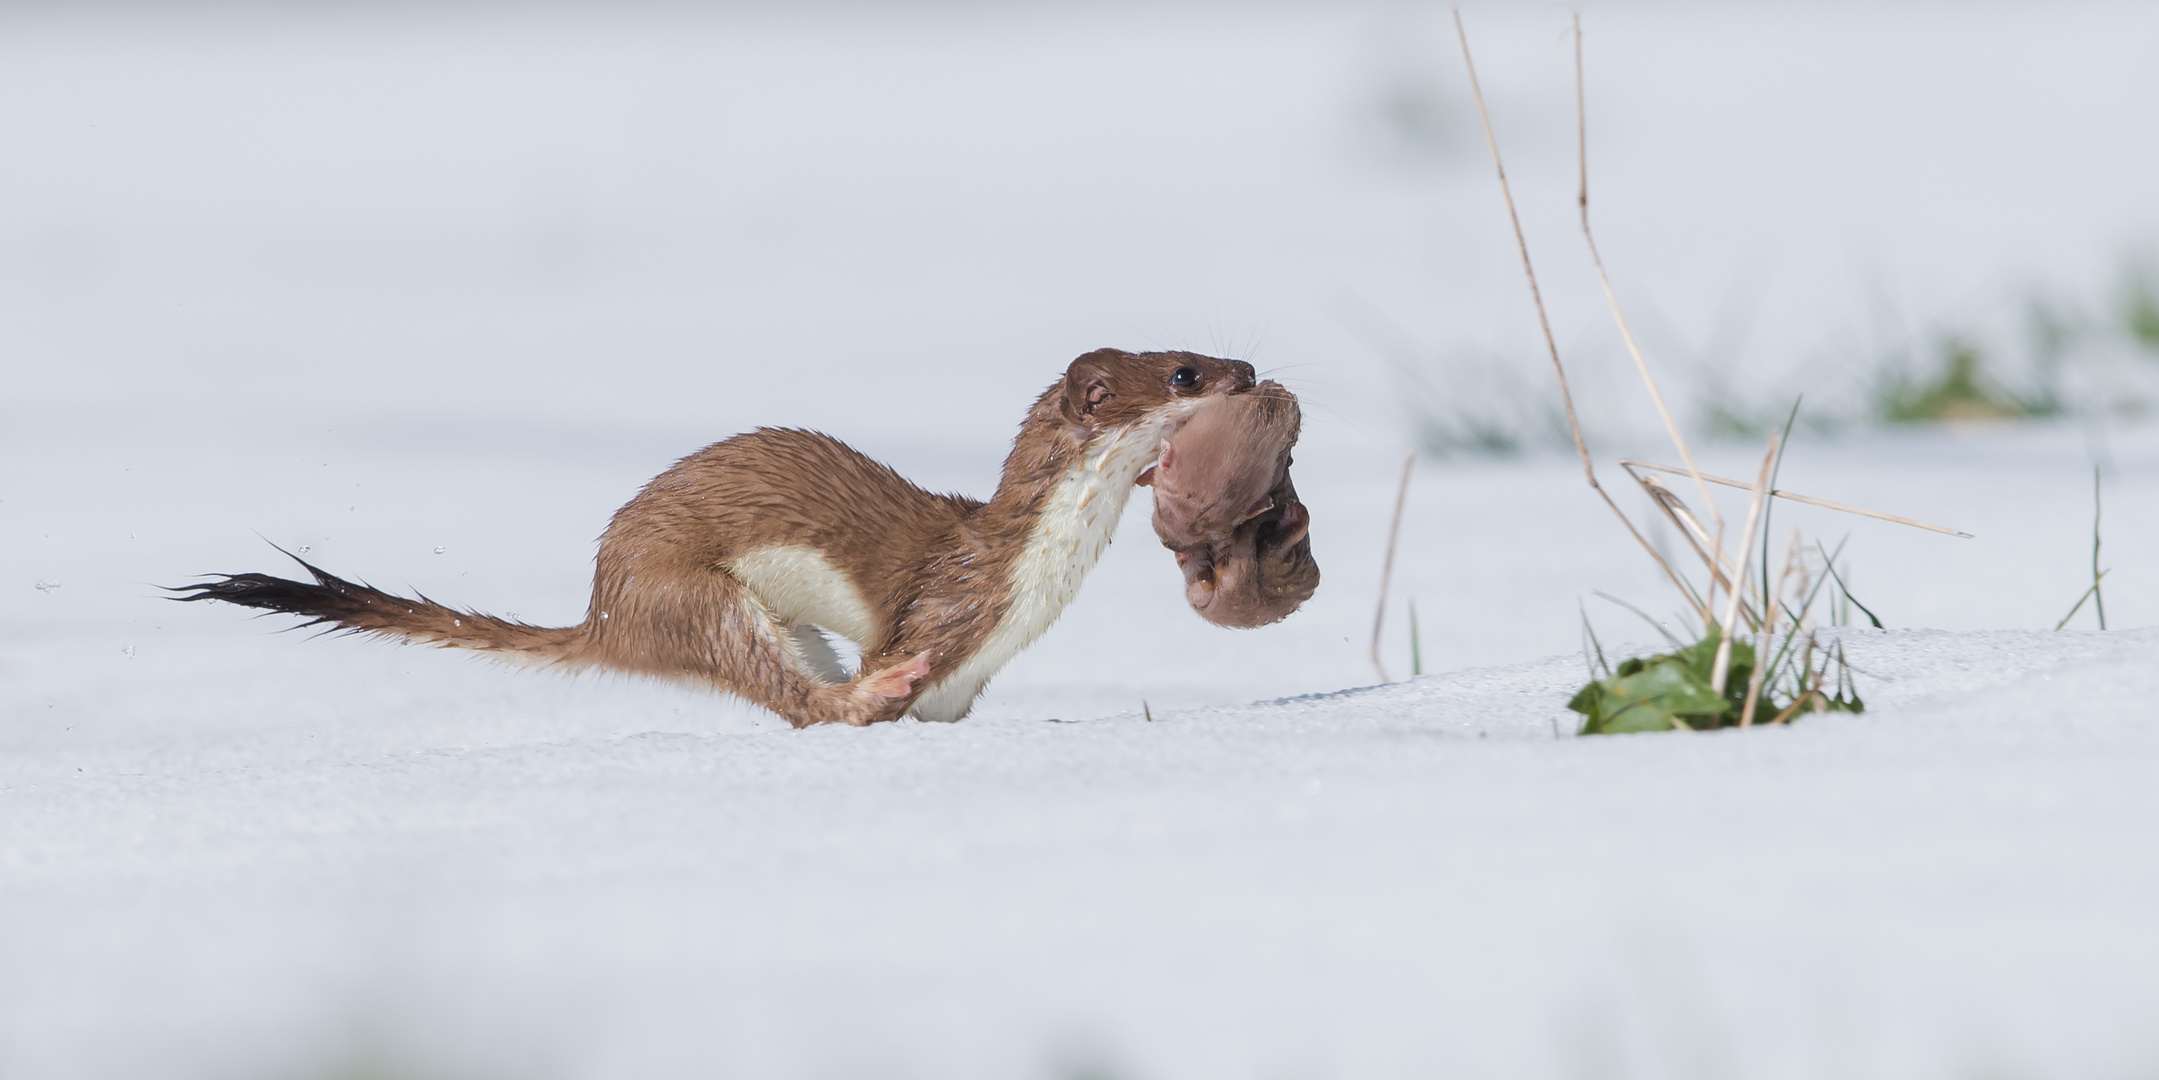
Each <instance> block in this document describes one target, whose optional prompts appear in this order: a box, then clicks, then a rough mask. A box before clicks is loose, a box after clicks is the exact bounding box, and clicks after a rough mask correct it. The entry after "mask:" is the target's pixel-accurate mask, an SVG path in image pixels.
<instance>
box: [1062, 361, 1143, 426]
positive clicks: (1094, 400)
mask: <svg viewBox="0 0 2159 1080" xmlns="http://www.w3.org/2000/svg"><path fill="white" fill-rule="evenodd" d="M1130 356H1131V354H1130V353H1127V352H1123V351H1121V350H1118V349H1096V350H1095V351H1093V352H1091V353H1088V354H1087V355H1085V356H1082V357H1080V358H1079V359H1077V360H1074V361H1072V366H1070V367H1068V368H1066V369H1065V394H1064V414H1065V419H1067V420H1070V421H1071V422H1073V423H1075V424H1084V423H1086V422H1087V421H1088V418H1090V417H1092V416H1093V415H1094V414H1095V410H1097V409H1100V408H1101V407H1102V406H1103V404H1104V403H1106V402H1108V401H1109V400H1110V399H1111V398H1114V397H1116V396H1117V394H1116V392H1115V391H1113V390H1111V389H1110V385H1109V382H1110V365H1111V364H1113V363H1115V362H1116V361H1118V360H1121V359H1125V358H1128V357H1130Z"/></svg>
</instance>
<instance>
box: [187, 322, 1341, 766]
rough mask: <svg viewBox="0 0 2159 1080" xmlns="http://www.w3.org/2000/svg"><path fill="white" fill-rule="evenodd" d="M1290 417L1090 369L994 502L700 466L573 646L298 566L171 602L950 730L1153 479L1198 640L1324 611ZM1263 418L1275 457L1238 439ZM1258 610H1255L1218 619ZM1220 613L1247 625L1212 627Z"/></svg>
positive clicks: (1263, 389)
mask: <svg viewBox="0 0 2159 1080" xmlns="http://www.w3.org/2000/svg"><path fill="white" fill-rule="evenodd" d="M1247 401H1249V402H1251V403H1252V404H1255V405H1262V404H1263V405H1266V408H1263V409H1256V410H1255V409H1249V408H1246V407H1245V402H1247ZM1284 401H1287V402H1288V408H1289V410H1290V412H1291V414H1292V420H1291V422H1290V424H1289V426H1288V427H1287V428H1286V429H1285V428H1283V426H1282V425H1281V423H1280V417H1281V409H1282V405H1281V403H1282V402H1284ZM1294 410H1295V399H1294V398H1293V397H1291V396H1290V395H1289V393H1288V391H1286V390H1284V389H1282V388H1281V387H1280V386H1279V385H1278V384H1275V383H1272V382H1268V383H1258V382H1255V378H1254V372H1253V370H1252V366H1251V365H1250V364H1246V363H1244V362H1242V361H1237V360H1221V359H1215V358H1213V357H1206V356H1200V355H1197V354H1193V353H1185V352H1154V353H1128V352H1122V351H1119V350H1115V349H1100V350H1097V351H1094V352H1090V353H1087V354H1086V355H1084V356H1081V357H1079V358H1078V359H1076V360H1074V361H1072V363H1071V365H1070V366H1069V367H1068V368H1067V369H1066V371H1065V374H1064V377H1063V378H1061V379H1059V380H1058V381H1057V382H1056V383H1054V384H1053V385H1051V386H1050V387H1049V389H1048V390H1047V391H1045V392H1044V393H1043V394H1042V395H1041V397H1040V398H1038V399H1037V400H1036V401H1035V403H1034V406H1033V408H1031V409H1029V410H1028V412H1027V416H1026V419H1025V420H1024V421H1023V422H1022V424H1021V425H1020V432H1019V435H1018V437H1017V438H1016V439H1015V440H1014V441H1013V445H1012V451H1011V453H1010V455H1009V456H1008V457H1007V458H1006V459H1005V465H1004V473H1003V477H1002V478H1001V480H1000V481H999V483H998V485H997V491H996V493H995V494H994V495H993V496H992V497H991V498H990V500H989V501H988V502H981V501H978V500H975V499H970V498H965V497H963V496H959V495H937V494H932V493H930V492H927V491H924V490H922V489H921V488H919V487H916V486H915V485H913V484H911V483H908V482H907V481H906V480H904V479H902V478H901V477H900V476H899V474H898V473H895V472H893V471H892V470H891V469H890V468H887V467H886V466H884V465H881V464H879V463H877V462H875V461H872V460H870V459H869V458H868V457H865V456H864V455H862V454H861V453H858V452H856V451H855V450H853V449H851V448H849V447H848V446H847V445H846V444H844V443H841V442H840V441H839V440H837V439H833V438H831V437H830V436H827V435H823V434H819V433H817V432H811V431H801V430H792V429H774V428H760V429H758V430H756V431H752V432H750V433H748V434H744V435H739V436H736V437H734V438H731V439H727V440H725V441H723V442H719V443H716V444H714V445H712V446H709V447H706V448H705V449H703V450H701V451H699V452H697V453H695V454H692V455H690V456H689V457H686V458H683V459H682V460H681V461H679V462H677V463H675V465H674V466H673V467H671V468H669V469H668V470H667V471H666V472H663V473H661V474H660V475H659V476H658V477H656V478H655V479H653V480H652V482H651V483H649V484H647V485H646V486H645V488H644V490H642V491H640V492H639V493H638V494H637V496H636V497H635V498H633V499H631V500H630V501H629V503H628V504H626V505H625V506H623V507H622V509H620V510H619V511H617V512H616V513H615V515H614V518H613V520H612V521H611V522H610V523H609V524H608V526H607V530H606V532H605V533H604V534H603V535H602V536H601V537H600V545H599V552H598V555H597V557H596V559H595V563H596V572H595V574H594V580H593V587H592V600H591V604H590V606H589V607H588V609H587V611H586V615H585V619H584V621H583V622H581V623H578V624H577V625H575V626H566V627H541V626H530V625H526V624H524V623H521V622H516V621H512V620H509V619H501V618H496V617H494V616H490V615H481V614H475V613H470V612H463V611H457V610H453V609H450V608H447V607H444V606H442V605H439V604H436V603H434V602H433V601H431V600H428V599H426V598H425V597H420V598H416V599H404V598H400V597H397V596H393V595H390V594H388V593H384V592H380V591H378V590H376V589H374V588H372V587H369V586H366V585H361V584H355V583H353V582H349V581H345V580H343V579H340V578H338V577H335V576H333V575H331V574H329V573H326V572H324V571H323V570H321V569H318V568H316V567H314V566H312V565H309V564H308V563H307V562H306V561H304V560H298V559H297V557H295V559H296V561H299V562H300V564H301V565H302V566H303V567H305V568H306V569H307V571H308V572H309V573H310V574H311V575H312V576H313V577H314V580H313V581H312V582H302V581H292V580H288V579H284V578H277V577H271V576H269V575H266V574H229V575H214V576H215V577H216V578H217V580H213V581H208V582H204V583H200V584H196V585H190V586H184V587H182V588H180V589H176V590H173V591H175V592H178V593H182V594H183V595H180V596H177V597H175V599H181V600H222V601H225V602H228V603H233V604H240V605H243V606H247V607H253V608H261V609H266V610H270V611H279V612H286V613H290V614H295V615H304V616H308V617H309V618H310V621H309V622H308V623H307V624H305V625H316V624H324V623H326V624H329V625H331V626H333V627H337V628H341V629H344V630H347V631H350V632H355V633H363V634H372V635H377V636H381V637H386V638H392V639H398V640H404V641H412V642H420V643H426V644H433V645H439V646H445V647H454V648H464V649H475V650H481V651H485V652H488V653H491V654H494V655H496V656H498V657H501V658H504V659H510V660H515V661H521V662H527V663H534V664H542V665H557V666H562V667H567V668H572V669H579V668H602V669H607V670H613V671H619V672H627V673H635V674H644V675H652V676H658V677H663V678H669V679H676V680H684V681H688V682H692V683H696V684H700V685H704V686H707V687H710V688H713V689H718V690H721V691H725V692H729V693H733V694H736V695H739V696H741V697H743V698H746V699H748V700H750V701H753V702H755V703H757V704H759V705H762V706H764V707H765V708H768V709H770V710H772V711H773V712H775V713H778V714H779V715H780V716H781V717H783V718H785V719H786V720H787V721H788V722H789V723H791V724H793V725H794V726H796V727H806V726H808V725H811V724H822V723H844V724H854V725H862V724H869V723H875V722H878V721H883V720H892V719H896V718H898V717H900V716H902V715H908V714H912V715H913V716H916V717H918V718H920V719H923V720H938V721H954V720H959V719H961V718H962V717H964V716H966V715H967V712H968V710H969V709H970V708H971V707H972V706H973V704H974V701H975V699H976V698H977V697H978V696H979V695H980V694H981V692H982V689H983V687H984V686H985V685H987V684H988V682H989V680H990V677H991V676H993V675H995V674H996V673H997V671H998V670H999V669H1000V668H1002V667H1003V666H1004V665H1005V663H1006V662H1008V661H1009V660H1011V659H1012V657H1013V656H1014V655H1016V654H1017V653H1018V652H1019V651H1020V650H1021V649H1022V648H1024V647H1025V646H1027V645H1028V644H1029V643H1031V642H1033V641H1034V639H1035V638H1037V637H1039V636H1040V635H1041V634H1042V632H1043V631H1045V630H1047V629H1048V628H1049V626H1050V624H1051V622H1053V621H1054V620H1055V619H1056V618H1057V615H1058V614H1059V612H1060V611H1062V609H1063V608H1064V606H1065V604H1066V603H1068V602H1069V601H1070V600H1071V599H1072V597H1073V595H1074V593H1075V592H1076V591H1077V590H1078V588H1079V584H1080V580H1081V578H1083V577H1085V576H1086V574H1087V572H1088V570H1090V569H1092V568H1093V566H1094V564H1095V561H1096V560H1097V559H1098V558H1099V557H1100V556H1101V554H1102V550H1103V549H1104V548H1105V547H1107V546H1108V544H1109V542H1110V537H1111V534H1112V533H1113V532H1114V531H1115V529H1116V526H1117V521H1118V519H1119V517H1121V516H1122V514H1123V511H1124V506H1125V501H1126V499H1127V498H1128V497H1129V496H1130V494H1131V492H1132V490H1133V488H1134V486H1135V484H1136V483H1137V482H1139V480H1140V478H1141V476H1142V474H1146V475H1147V477H1148V480H1149V482H1151V483H1155V484H1156V485H1157V488H1158V490H1165V489H1166V490H1169V491H1171V492H1173V493H1174V496H1173V497H1174V498H1176V499H1179V500H1182V502H1180V503H1179V505H1180V507H1184V508H1185V509H1184V510H1182V511H1180V513H1182V515H1183V516H1179V517H1177V520H1178V522H1179V523H1180V524H1179V527H1178V530H1176V533H1175V539H1177V540H1178V542H1179V543H1182V544H1184V545H1185V546H1186V548H1187V549H1188V550H1185V551H1180V554H1179V561H1180V563H1185V564H1186V580H1187V583H1188V584H1187V596H1188V598H1191V597H1193V596H1194V595H1195V594H1194V593H1193V590H1194V589H1195V588H1198V585H1196V584H1194V583H1195V582H1202V581H1204V582H1206V583H1207V584H1208V586H1209V589H1210V590H1211V592H1212V593H1215V594H1220V595H1219V596H1210V597H1209V602H1208V603H1206V604H1202V603H1200V602H1199V601H1198V600H1197V599H1194V600H1193V606H1194V608H1195V609H1196V610H1199V612H1200V614H1201V615H1202V616H1203V617H1207V618H1210V619H1212V620H1214V621H1217V622H1223V623H1224V624H1225V625H1233V626H1236V625H1259V624H1260V623H1261V622H1272V621H1274V620H1275V619H1279V618H1281V617H1282V616H1284V615H1287V614H1288V613H1289V611H1291V610H1294V609H1295V608H1296V606H1297V605H1298V604H1301V603H1302V602H1303V600H1304V598H1305V597H1308V596H1310V595H1311V591H1312V588H1313V587H1316V585H1317V581H1318V570H1317V567H1316V565H1314V564H1312V563H1311V558H1310V539H1309V536H1307V535H1306V531H1305V527H1304V526H1305V523H1306V522H1308V521H1309V518H1308V517H1306V516H1304V514H1303V507H1302V505H1301V504H1299V503H1297V502H1296V501H1295V489H1294V488H1292V487H1287V478H1288V473H1287V460H1288V449H1287V443H1286V442H1284V441H1283V435H1284V433H1285V430H1286V433H1287V436H1288V439H1289V440H1290V441H1294V439H1295V424H1294V418H1293V416H1294ZM1201 416H1205V417H1207V419H1206V420H1205V421H1204V422H1203V423H1202V425H1201V427H1200V428H1198V429H1195V431H1196V432H1198V433H1199V434H1200V435H1201V436H1203V437H1199V438H1196V439H1195V440H1194V441H1193V442H1191V443H1190V444H1189V445H1187V447H1186V449H1185V456H1186V458H1187V459H1190V460H1192V461H1194V462H1206V463H1208V469H1210V470H1212V471H1211V472H1209V473H1207V474H1206V475H1204V476H1203V475H1201V470H1199V469H1198V468H1196V467H1194V468H1186V467H1184V466H1182V465H1181V464H1180V462H1179V458H1178V451H1179V447H1180V442H1179V432H1180V430H1181V429H1182V428H1183V427H1184V426H1185V425H1186V424H1187V423H1188V422H1190V421H1192V420H1194V418H1196V417H1201ZM1258 418H1267V419H1268V420H1269V421H1270V423H1271V424H1272V426H1271V427H1269V428H1268V430H1267V433H1263V434H1256V435H1255V434H1246V433H1240V432H1239V431H1238V430H1237V428H1238V424H1239V423H1240V421H1243V420H1252V419H1258ZM1239 447H1245V448H1247V449H1249V448H1251V447H1257V448H1258V449H1259V453H1258V456H1257V458H1256V459H1254V460H1252V461H1249V462H1246V463H1243V465H1242V471H1241V472H1240V467H1239V463H1238V462H1236V461H1234V460H1224V455H1225V454H1227V455H1230V457H1232V458H1234V456H1235V455H1236V454H1237V452H1238V450H1239ZM1260 459H1264V460H1260ZM1165 466H1167V467H1165ZM1246 473H1249V474H1252V475H1250V476H1247V475H1244V474H1246ZM1255 476H1256V477H1258V479H1254V477H1255ZM1207 483H1216V484H1223V483H1227V484H1228V485H1229V486H1230V487H1233V488H1236V489H1237V490H1236V491H1235V492H1233V495H1232V497H1233V498H1237V499H1242V500H1244V501H1242V502H1239V503H1238V505H1237V508H1236V510H1235V511H1233V512H1230V513H1228V514H1227V515H1222V514H1216V515H1214V516H1212V517H1209V516H1208V515H1206V514H1204V513H1199V514H1194V513H1192V512H1191V508H1192V507H1197V506H1201V505H1203V504H1205V502H1206V495H1205V492H1204V485H1205V484H1207ZM1254 484H1258V485H1259V488H1258V490H1262V491H1272V492H1273V493H1274V494H1273V495H1272V496H1270V497H1269V500H1268V501H1267V503H1266V506H1265V508H1264V509H1261V510H1259V511H1257V512H1256V514H1255V513H1252V512H1246V511H1250V510H1251V509H1252V508H1253V507H1255V506H1258V505H1259V503H1260V500H1259V499H1258V498H1256V497H1253V496H1252V494H1251V492H1252V490H1253V485H1254ZM1165 486H1166V487H1165ZM1284 488H1286V489H1287V490H1286V493H1285V492H1284V491H1283V489H1284ZM1285 515H1286V516H1288V517H1289V518H1290V519H1291V520H1290V521H1289V523H1288V524H1287V525H1286V526H1285V525H1284V524H1283V519H1284V517H1285ZM1173 516H1176V515H1174V514H1173ZM1210 529H1212V530H1214V532H1209V531H1208V530H1210ZM1159 531H1160V529H1159V527H1158V532H1159ZM1164 539H1165V542H1168V540H1169V539H1171V537H1170V536H1168V535H1165V537H1164ZM1192 563H1202V564H1203V565H1202V566H1201V567H1200V568H1199V569H1197V570H1195V569H1194V568H1193V567H1192V565H1191V564H1192ZM1225 569H1227V570H1229V571H1230V572H1226V573H1225V572H1222V571H1223V570H1225ZM1240 590H1241V591H1242V593H1244V594H1249V595H1244V596H1241V597H1240V598H1238V599H1235V600H1229V601H1227V602H1225V600H1224V599H1223V598H1222V597H1223V596H1227V595H1228V594H1231V593H1237V592H1239V591H1240ZM1300 590H1301V591H1300ZM1285 597H1289V598H1292V599H1290V601H1289V602H1288V603H1287V606H1286V607H1285V606H1283V602H1284V598H1285ZM1217 605H1219V607H1220V613H1221V614H1226V615H1228V616H1230V617H1229V618H1226V619H1225V618H1219V617H1217V615H1214V614H1210V611H1211V610H1213V609H1214V608H1215V607H1216V606H1217ZM1270 614H1271V617H1266V616H1268V615H1270ZM820 628H822V630H829V631H831V632H833V633H836V634H838V635H840V636H842V637H845V638H847V639H849V640H851V641H854V642H856V643H858V644H859V645H860V646H861V651H862V663H861V667H860V670H859V671H858V672H855V673H852V674H850V673H848V672H846V671H844V670H842V669H841V666H840V663H839V661H838V659H837V657H836V656H835V655H834V653H833V651H832V649H831V647H830V646H829V645H828V644H827V643H826V640H825V638H824V636H823V634H822V633H821V632H820Z"/></svg>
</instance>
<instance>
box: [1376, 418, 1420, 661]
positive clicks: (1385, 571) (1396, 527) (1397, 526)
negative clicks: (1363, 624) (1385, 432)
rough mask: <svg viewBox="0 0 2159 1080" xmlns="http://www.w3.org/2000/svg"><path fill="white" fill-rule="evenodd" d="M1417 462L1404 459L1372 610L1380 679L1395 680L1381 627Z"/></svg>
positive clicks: (1415, 458)
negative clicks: (1382, 651)
mask: <svg viewBox="0 0 2159 1080" xmlns="http://www.w3.org/2000/svg"><path fill="white" fill-rule="evenodd" d="M1416 464H1417V455H1415V454H1410V455H1408V456H1406V457H1404V458H1403V459H1402V483H1401V484H1400V486H1398V487H1396V488H1395V491H1394V524H1392V525H1389V526H1387V561H1385V562H1383V563H1381V564H1380V566H1379V607H1378V610H1376V611H1374V612H1372V669H1373V670H1375V671H1377V672H1379V681H1380V682H1383V683H1389V682H1393V681H1394V680H1393V679H1390V678H1388V677H1387V665H1385V664H1383V663H1380V660H1379V628H1380V627H1381V626H1383V625H1385V624H1386V621H1387V584H1388V582H1389V581H1390V580H1392V579H1393V577H1394V542H1395V541H1396V540H1397V539H1399V538H1400V537H1401V535H1402V505H1403V504H1404V503H1406V502H1408V501H1409V473H1410V469H1411V467H1413V466H1415V465H1416Z"/></svg>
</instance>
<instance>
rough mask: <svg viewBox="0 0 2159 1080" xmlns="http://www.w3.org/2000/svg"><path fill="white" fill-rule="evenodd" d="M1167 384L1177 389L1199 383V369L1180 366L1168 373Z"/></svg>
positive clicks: (1188, 388)
mask: <svg viewBox="0 0 2159 1080" xmlns="http://www.w3.org/2000/svg"><path fill="white" fill-rule="evenodd" d="M1169 384H1170V385H1171V386H1174V387H1176V388H1177V389H1179V390H1190V389H1192V388H1193V387H1195V386H1198V385H1199V369H1198V368H1188V367H1181V368H1178V369H1177V370H1176V371H1173V372H1171V373H1170V376H1169Z"/></svg>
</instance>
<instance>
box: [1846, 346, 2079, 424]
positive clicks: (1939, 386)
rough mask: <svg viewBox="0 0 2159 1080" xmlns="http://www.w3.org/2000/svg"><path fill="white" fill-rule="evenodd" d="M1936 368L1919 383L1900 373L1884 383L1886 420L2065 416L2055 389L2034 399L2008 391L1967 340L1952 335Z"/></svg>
mask: <svg viewBox="0 0 2159 1080" xmlns="http://www.w3.org/2000/svg"><path fill="white" fill-rule="evenodd" d="M1933 367H1934V370H1933V371H1932V372H1931V373H1929V374H1927V375H1924V376H1922V377H1920V378H1918V379H1914V378H1912V377H1911V376H1910V375H1909V374H1908V373H1906V372H1901V371H1900V372H1895V373H1893V374H1891V375H1889V376H1888V377H1887V378H1886V379H1884V380H1883V386H1882V390H1881V393H1880V395H1879V397H1878V402H1879V405H1878V408H1879V411H1880V415H1881V418H1882V419H1883V420H1885V421H1887V422H1889V423H1892V424H1921V423H1941V422H1945V421H1946V422H1952V423H1954V422H1970V421H1978V420H2014V419H2019V418H2023V417H2041V416H2052V415H2055V414H2056V413H2059V412H2061V405H2060V403H2059V402H2058V401H2057V400H2056V397H2055V391H2054V388H2053V387H2051V386H2043V387H2041V388H2040V390H2039V392H2038V393H2037V394H2035V395H2033V396H2030V397H2026V396H2022V395H2019V394H2016V393H2013V392H2011V391H2009V390H2008V389H2006V388H2004V387H2003V386H2002V385H2001V384H2000V383H1999V382H1998V381H1996V380H1995V378H1994V377H1993V374H1992V372H1991V371H1989V370H1988V367H1989V365H1988V363H1987V356H1986V354H1985V353H1984V352H1982V351H1981V350H1980V348H1979V346H1978V345H1977V344H1975V343H1974V342H1973V341H1971V340H1970V339H1968V338H1965V337H1961V336H1957V335H1954V334H1952V335H1947V336H1944V337H1943V338H1942V339H1941V340H1940V341H1939V342H1938V343H1937V346H1936V353H1935V363H1934V365H1933Z"/></svg>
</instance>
